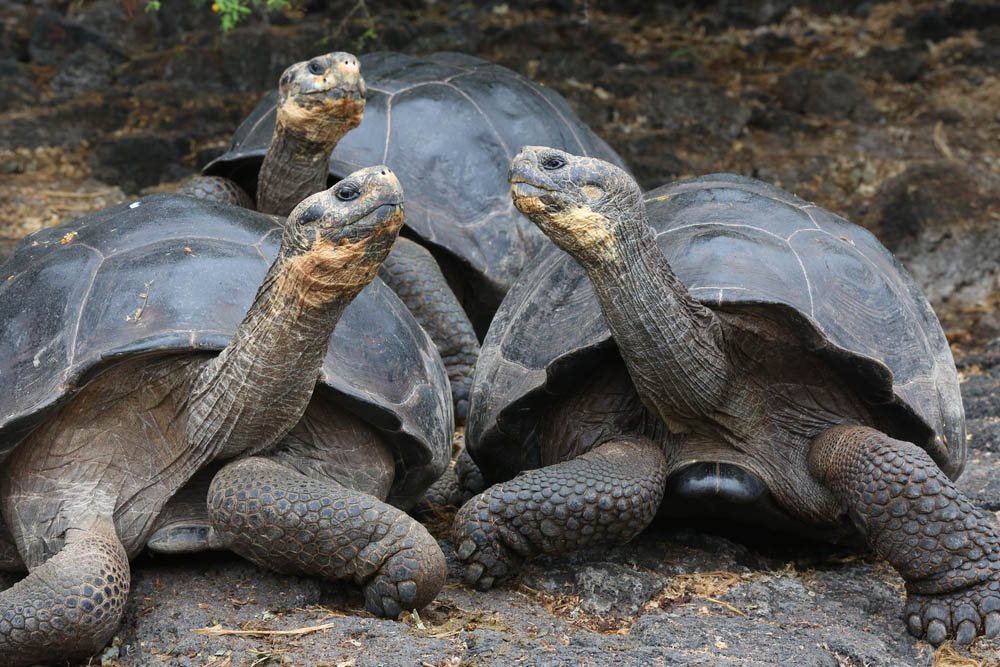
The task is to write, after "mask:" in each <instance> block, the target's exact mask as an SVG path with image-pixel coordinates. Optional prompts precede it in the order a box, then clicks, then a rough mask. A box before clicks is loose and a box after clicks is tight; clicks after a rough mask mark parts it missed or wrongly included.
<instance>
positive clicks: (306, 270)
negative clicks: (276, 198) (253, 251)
mask: <svg viewBox="0 0 1000 667" xmlns="http://www.w3.org/2000/svg"><path fill="white" fill-rule="evenodd" d="M402 226H403V188H402V186H401V185H400V184H399V179H397V178H396V175H395V174H394V173H392V170H391V169H389V168H388V167H385V166H377V167H368V168H366V169H359V170H358V171H355V172H354V173H352V174H351V175H349V176H348V177H347V178H345V179H344V180H342V181H340V182H338V183H336V184H335V185H334V186H333V187H331V188H330V189H328V190H324V191H322V192H317V193H316V194H314V195H312V196H310V197H307V198H306V199H305V200H303V201H302V202H301V203H300V204H299V205H298V206H296V207H295V209H294V210H293V211H292V212H291V214H289V216H288V221H287V222H286V224H285V226H284V230H283V232H282V239H281V257H282V258H283V259H284V268H285V270H286V271H287V272H288V273H289V275H290V276H292V277H293V278H294V279H295V280H296V283H297V284H298V285H299V288H298V289H299V294H300V295H301V298H302V300H303V301H304V302H306V303H307V304H308V305H317V306H319V305H322V304H323V303H328V302H331V301H333V300H338V299H340V298H343V297H347V298H353V297H354V296H355V295H356V294H357V293H358V292H359V291H361V289H362V288H363V287H364V286H365V285H367V284H368V283H370V282H371V281H372V279H373V278H374V277H375V275H376V273H377V272H378V269H379V266H381V264H382V262H383V261H384V260H385V258H386V257H387V256H388V254H389V251H390V250H392V246H393V244H394V243H395V241H396V236H397V235H398V234H399V230H400V228H401V227H402Z"/></svg>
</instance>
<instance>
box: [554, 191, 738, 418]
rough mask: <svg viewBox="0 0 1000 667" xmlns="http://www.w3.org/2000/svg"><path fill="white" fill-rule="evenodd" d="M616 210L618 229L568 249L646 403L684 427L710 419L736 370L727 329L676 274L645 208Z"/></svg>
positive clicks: (721, 400) (654, 411)
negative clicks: (581, 269)
mask: <svg viewBox="0 0 1000 667" xmlns="http://www.w3.org/2000/svg"><path fill="white" fill-rule="evenodd" d="M611 215H613V216H614V219H615V224H614V225H613V226H612V228H611V230H610V231H607V232H605V233H604V234H602V235H600V236H599V237H598V238H596V239H594V240H592V241H591V242H589V243H587V244H586V245H584V246H578V247H576V248H573V249H570V248H566V250H567V251H569V252H571V254H573V255H574V257H577V259H578V261H579V262H580V264H581V265H582V266H583V267H584V269H585V270H586V271H587V274H588V276H589V277H590V281H591V283H592V284H593V286H594V290H595V292H596V294H597V297H598V299H599V300H600V303H601V309H602V310H603V311H604V316H605V318H606V319H607V321H608V326H609V327H610V329H611V333H612V335H613V336H614V338H615V341H616V343H617V344H618V348H619V349H620V351H621V354H622V357H623V358H624V360H625V363H626V366H627V367H628V370H629V374H630V375H631V376H632V381H633V382H634V384H635V386H636V389H637V390H638V392H639V396H640V397H641V398H642V400H643V402H644V403H645V405H646V407H647V408H649V409H650V410H651V411H652V412H653V413H654V414H657V415H659V417H660V418H661V419H662V420H663V422H664V423H665V424H666V425H667V426H668V427H669V428H670V429H671V430H672V431H683V430H685V428H684V426H683V424H682V423H679V422H683V421H684V420H687V419H692V420H694V419H701V418H704V417H706V416H708V415H710V414H711V413H713V412H715V410H716V409H717V408H718V407H719V406H720V405H721V404H722V402H723V400H724V393H725V391H726V388H727V384H728V382H729V380H730V378H731V375H732V373H731V368H730V363H729V359H728V358H727V355H726V352H725V347H724V339H723V332H722V327H721V326H720V322H719V320H718V318H717V317H716V316H715V314H714V313H713V312H712V311H711V310H709V309H708V308H706V307H705V306H703V305H701V304H700V303H698V302H697V301H696V300H695V299H694V298H692V297H691V295H690V294H689V293H688V291H687V288H686V287H685V286H684V284H683V283H682V282H681V281H680V280H678V279H677V276H675V275H674V272H673V271H672V270H671V268H670V265H669V264H668V263H667V259H666V257H664V256H663V253H662V252H661V251H660V248H659V246H658V245H657V243H656V238H655V236H654V232H653V229H652V228H651V227H650V226H649V224H648V223H647V221H646V216H645V209H644V208H643V209H642V210H640V211H638V212H636V211H629V210H628V209H625V208H623V207H618V208H615V209H614V210H613V211H612V214H611ZM576 237H577V238H580V236H579V235H576Z"/></svg>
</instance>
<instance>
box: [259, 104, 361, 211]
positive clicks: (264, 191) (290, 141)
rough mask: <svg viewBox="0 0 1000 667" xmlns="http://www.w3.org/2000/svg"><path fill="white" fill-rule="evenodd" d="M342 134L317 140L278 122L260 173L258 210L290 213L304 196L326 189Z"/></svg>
mask: <svg viewBox="0 0 1000 667" xmlns="http://www.w3.org/2000/svg"><path fill="white" fill-rule="evenodd" d="M343 134H344V133H341V134H340V135H338V136H336V137H335V138H332V139H326V140H324V141H317V140H316V139H315V138H310V137H309V136H307V135H306V133H303V132H299V131H296V130H292V129H290V128H288V127H286V126H285V125H284V124H282V123H280V122H279V123H278V124H277V125H276V126H275V128H274V138H273V139H272V141H271V147H270V148H269V149H268V151H267V154H266V155H265V156H264V162H263V163H262V164H261V166H260V173H259V174H258V175H257V210H259V211H261V212H262V213H272V214H274V215H282V216H287V215H288V214H289V213H291V212H292V209H294V208H295V207H296V206H297V205H298V204H299V202H301V201H302V200H303V199H305V198H306V197H308V196H309V195H312V194H315V193H317V192H319V191H320V190H325V189H326V180H327V172H328V171H329V168H330V167H329V162H330V154H331V153H332V152H333V149H334V148H335V147H336V145H337V142H338V141H339V140H340V138H341V137H342V136H343Z"/></svg>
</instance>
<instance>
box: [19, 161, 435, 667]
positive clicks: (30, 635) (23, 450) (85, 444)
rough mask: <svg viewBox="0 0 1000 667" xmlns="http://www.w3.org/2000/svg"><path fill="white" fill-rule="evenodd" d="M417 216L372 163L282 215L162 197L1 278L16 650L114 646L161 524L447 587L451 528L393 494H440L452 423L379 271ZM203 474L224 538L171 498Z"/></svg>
mask: <svg viewBox="0 0 1000 667" xmlns="http://www.w3.org/2000/svg"><path fill="white" fill-rule="evenodd" d="M401 225H402V189H401V187H400V185H399V181H398V180H397V179H396V177H395V175H393V174H392V172H391V171H390V170H389V169H388V168H386V167H372V168H368V169H364V170H360V171H358V172H355V173H353V174H351V175H349V176H348V177H347V178H345V179H344V180H342V181H341V182H339V183H338V184H336V185H334V186H333V187H332V188H331V189H329V190H326V191H322V192H320V193H318V194H315V195H313V196H311V197H309V198H307V199H306V200H304V201H303V202H302V203H301V204H300V205H299V206H298V207H296V208H295V210H294V211H292V213H291V215H290V216H289V219H288V221H287V223H286V224H284V225H280V226H278V225H276V224H275V223H274V221H273V220H272V219H271V218H270V217H268V216H264V215H261V214H259V213H254V212H251V211H246V210H243V209H238V208H233V207H229V206H224V205H219V204H215V203H211V202H202V201H198V200H196V199H192V198H190V197H181V196H175V195H155V196H152V197H147V198H144V199H140V200H138V201H135V202H132V203H126V204H122V205H119V206H115V207H112V208H109V209H106V210H103V211H100V212H97V213H93V214H91V215H88V216H86V217H83V218H80V219H79V220H76V221H74V222H72V223H69V224H67V225H64V226H61V227H57V228H51V229H46V230H42V231H40V232H38V233H36V234H34V235H32V236H29V237H28V238H26V239H25V240H24V241H22V242H21V244H20V245H19V246H18V247H17V249H16V250H15V252H14V254H13V255H12V257H11V258H10V259H9V260H8V262H7V263H6V264H5V265H4V268H5V273H6V274H7V275H5V276H4V280H3V281H2V282H0V304H2V307H0V313H2V317H0V387H2V391H0V512H2V516H3V520H4V523H5V524H6V526H7V529H8V530H9V534H0V543H2V542H4V541H9V540H11V539H12V540H13V542H14V543H16V546H17V553H18V554H19V558H18V560H20V561H21V562H22V563H23V566H26V567H27V569H28V570H29V574H28V575H27V577H26V578H25V579H23V580H21V581H20V582H19V583H16V584H15V585H14V586H13V587H11V588H9V589H7V590H5V591H2V592H0V664H5V665H6V664H23V663H28V662H32V661H39V660H54V659H56V660H62V659H66V658H70V657H78V656H81V655H86V654H88V653H90V652H93V651H94V650H96V649H99V648H100V647H101V646H102V645H103V644H104V643H105V642H106V641H107V640H108V639H109V637H110V636H111V634H112V633H113V632H114V631H115V629H116V628H117V626H118V623H119V619H120V617H121V613H122V608H123V605H124V602H125V599H126V597H127V595H128V591H129V564H128V563H129V559H130V558H132V557H133V556H135V555H136V554H137V553H138V552H139V551H140V550H141V549H142V548H143V546H144V545H146V544H147V542H150V541H151V542H154V543H155V544H157V545H158V546H159V547H161V550H164V551H190V550H196V549H201V548H208V547H212V546H224V547H228V548H231V549H233V550H234V551H236V552H237V553H239V554H241V555H243V556H245V557H247V558H249V559H250V560H252V561H254V562H256V563H258V564H260V565H262V566H265V567H270V568H274V569H277V570H281V571H286V572H297V573H303V574H312V575H320V576H323V577H328V578H350V579H353V580H354V581H355V582H357V583H359V584H363V585H364V587H365V599H366V606H367V607H368V609H369V610H370V611H372V612H373V613H375V614H378V615H384V616H390V617H394V616H395V615H397V614H398V613H399V612H400V610H402V609H408V608H414V607H421V606H423V605H424V604H426V603H427V602H428V601H430V600H431V599H432V598H433V597H434V596H435V595H436V594H437V592H438V590H440V588H441V586H442V584H443V582H444V576H445V563H444V558H443V555H442V554H441V551H440V549H439V547H438V545H437V543H436V542H435V541H434V539H433V538H432V537H431V536H430V535H429V534H428V533H427V531H426V530H425V529H424V528H423V526H421V525H420V524H418V523H416V522H415V521H414V520H413V519H411V518H410V517H408V516H407V515H406V514H405V513H404V512H403V511H401V510H400V509H397V508H396V507H393V506H391V505H390V504H387V503H386V502H383V501H384V500H388V501H389V502H390V503H393V504H396V505H400V506H406V505H408V504H409V503H412V502H413V501H414V500H415V499H416V498H417V497H419V496H420V495H421V493H422V492H423V490H424V489H425V488H426V487H427V486H428V485H429V484H430V483H431V482H432V481H433V480H434V479H435V478H436V477H437V476H438V475H439V474H440V473H441V472H442V471H443V470H444V468H445V466H446V465H447V462H448V456H449V454H450V443H451V434H452V429H453V416H452V409H451V401H450V399H449V394H448V384H447V376H446V375H445V372H444V368H443V366H442V365H441V362H440V358H439V357H438V355H437V353H436V352H435V351H434V349H433V347H432V345H431V343H430V340H429V339H428V338H427V336H426V334H425V333H424V332H423V330H422V329H421V328H420V327H419V326H418V325H417V324H416V322H414V320H413V319H412V317H411V316H410V314H409V312H408V311H407V310H406V308H405V306H404V305H403V304H402V303H401V302H400V301H399V300H398V298H397V297H396V296H395V295H394V294H393V293H392V292H391V291H390V290H389V289H388V288H386V287H385V286H384V285H383V284H381V282H380V281H378V280H377V279H376V278H375V276H376V272H377V270H378V266H379V264H380V262H381V261H382V260H383V259H384V257H385V256H386V255H387V254H388V252H389V249H390V248H391V247H392V244H393V242H394V241H395V238H396V235H397V233H398V230H399V228H400V227H401ZM272 260H273V261H272ZM269 265H270V268H269ZM335 327H336V328H335ZM206 472H207V473H208V475H209V476H210V477H211V479H210V480H209V482H210V484H205V485H200V484H199V482H198V478H199V476H204V474H205V473H206ZM192 485H193V486H201V488H202V495H201V500H200V503H201V509H200V515H201V517H203V519H204V521H203V523H204V522H208V521H209V520H210V526H211V531H209V532H208V534H206V533H205V531H199V530H198V529H199V525H198V521H199V518H198V516H197V515H198V512H196V513H195V515H191V514H189V513H185V511H184V510H183V509H181V511H171V509H170V508H171V507H172V506H173V502H174V500H175V499H178V498H183V497H185V496H186V495H187V496H190V493H189V491H190V489H191V486H192ZM206 487H207V494H206V491H205V488H206ZM206 497H207V505H206ZM180 506H181V508H183V507H185V504H184V503H181V504H180ZM192 517H193V520H194V523H193V524H192V523H186V522H188V521H190V520H191V519H192ZM186 528H187V529H188V530H185V529H186ZM0 533H5V531H3V530H2V526H0ZM154 536H155V537H156V539H152V538H153V537H154ZM0 553H10V549H9V548H8V549H6V550H5V549H3V548H0ZM5 565H17V563H9V562H8V563H5Z"/></svg>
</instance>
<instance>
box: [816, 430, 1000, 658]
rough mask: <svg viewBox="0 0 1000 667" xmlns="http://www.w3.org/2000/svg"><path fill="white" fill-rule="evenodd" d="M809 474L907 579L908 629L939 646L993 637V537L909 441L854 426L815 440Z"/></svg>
mask: <svg viewBox="0 0 1000 667" xmlns="http://www.w3.org/2000/svg"><path fill="white" fill-rule="evenodd" d="M809 470H810V472H811V473H812V474H813V475H814V476H815V477H817V478H818V479H820V480H821V481H823V482H824V483H826V485H827V486H828V487H829V488H830V489H831V490H832V491H833V494H834V495H835V496H836V497H837V499H838V500H839V501H840V502H841V503H843V505H844V508H845V509H846V511H847V513H848V515H849V516H850V517H851V518H852V519H853V520H854V522H855V524H857V526H858V527H859V528H860V529H861V530H862V531H863V532H864V533H865V535H866V537H867V540H868V544H869V545H870V546H871V548H872V549H874V551H875V552H876V553H877V554H878V555H879V556H881V557H882V558H885V559H886V560H887V561H889V563H890V564H891V565H892V566H893V567H895V568H896V569H897V570H898V571H899V573H900V574H901V575H902V577H903V579H905V580H906V593H907V601H906V608H905V610H904V612H903V613H904V616H905V618H906V621H907V625H908V627H909V629H910V632H911V633H912V634H913V635H914V636H916V637H921V636H923V637H926V639H927V641H929V642H930V643H932V644H935V645H937V644H940V643H941V642H942V641H944V640H945V639H946V638H947V637H949V636H954V637H955V638H956V639H957V641H958V643H960V644H969V643H971V642H972V640H973V639H975V637H976V635H979V634H984V635H986V636H987V637H995V636H996V635H997V634H998V633H1000V537H998V535H997V530H996V527H995V526H994V524H993V522H991V521H990V520H989V519H987V518H986V517H985V516H984V515H983V514H982V513H981V512H980V511H979V510H977V509H976V508H975V507H973V505H972V503H970V502H969V500H968V499H967V498H966V497H965V496H964V495H963V494H962V493H961V492H960V491H959V490H958V489H957V488H956V487H955V485H954V484H953V483H952V482H951V480H950V479H948V477H947V476H946V475H945V474H944V473H943V472H941V470H940V469H939V468H938V467H937V465H936V464H935V463H934V461H933V460H931V458H930V456H928V455H927V453H926V452H925V451H924V450H922V449H921V448H919V447H917V446H916V445H913V444H911V443H909V442H903V441H901V440H894V439H892V438H890V437H888V436H886V435H885V434H883V433H880V432H879V431H876V430H874V429H870V428H865V427H861V426H837V427H833V428H831V429H828V430H826V431H824V432H823V433H821V434H820V435H819V436H817V437H816V438H815V439H814V440H813V443H812V447H811V449H810V451H809Z"/></svg>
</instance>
